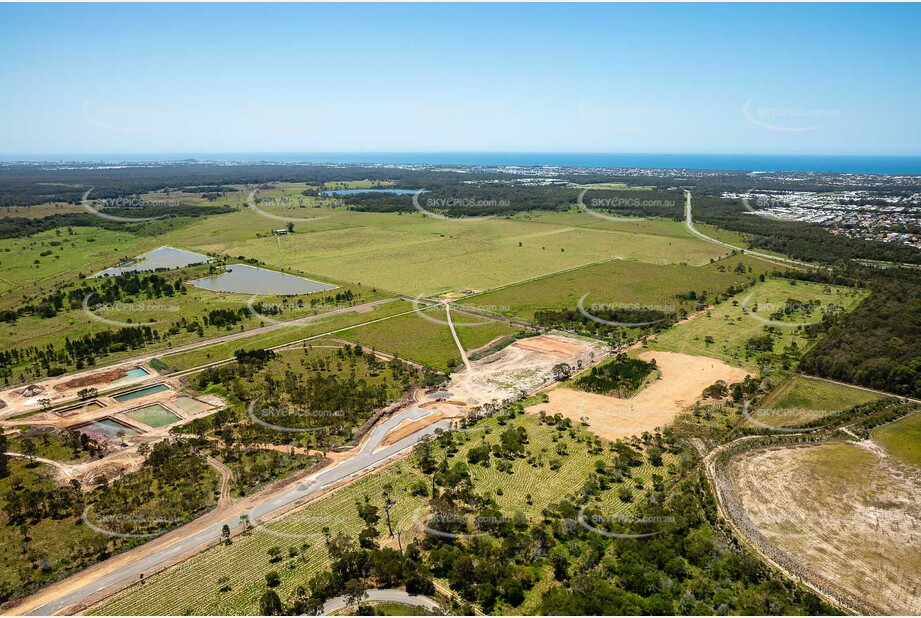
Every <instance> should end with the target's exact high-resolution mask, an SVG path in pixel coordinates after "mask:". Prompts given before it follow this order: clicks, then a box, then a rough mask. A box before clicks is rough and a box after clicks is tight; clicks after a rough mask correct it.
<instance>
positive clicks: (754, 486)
mask: <svg viewBox="0 0 921 618" xmlns="http://www.w3.org/2000/svg"><path fill="white" fill-rule="evenodd" d="M878 450H879V449H878V447H875V445H872V444H871V445H856V444H852V443H842V442H835V443H828V444H822V445H819V446H809V447H801V448H779V449H769V450H757V451H752V452H750V453H745V454H743V455H741V456H739V457H737V458H736V459H735V460H734V461H733V462H732V464H731V468H730V475H731V477H732V482H733V486H734V488H735V491H736V493H737V494H738V495H739V498H740V499H741V502H742V505H743V507H744V509H745V511H746V514H747V516H748V518H749V519H750V520H751V522H752V524H754V525H755V527H757V529H758V530H759V531H760V533H761V534H762V535H763V536H764V538H765V539H766V540H767V542H768V543H770V544H773V545H776V546H777V547H778V548H779V549H780V550H781V551H783V552H784V553H786V554H787V555H788V556H790V557H792V558H793V560H794V561H796V562H798V563H799V564H800V565H801V566H802V568H803V569H805V571H806V572H807V573H810V574H813V575H815V576H818V577H819V578H821V579H824V580H826V581H830V582H832V583H833V584H836V585H837V586H840V587H842V588H844V589H845V590H848V591H850V592H851V594H852V595H853V596H854V597H856V598H857V599H859V600H860V601H861V602H863V603H865V604H867V605H869V606H870V611H871V612H872V613H881V614H896V615H899V614H903V615H917V614H918V613H919V612H921V552H919V551H918V547H921V511H919V510H918V504H919V501H921V468H918V467H914V466H909V465H906V464H903V463H901V462H899V461H897V460H896V459H895V458H894V457H885V456H881V454H880V453H879V452H878Z"/></svg>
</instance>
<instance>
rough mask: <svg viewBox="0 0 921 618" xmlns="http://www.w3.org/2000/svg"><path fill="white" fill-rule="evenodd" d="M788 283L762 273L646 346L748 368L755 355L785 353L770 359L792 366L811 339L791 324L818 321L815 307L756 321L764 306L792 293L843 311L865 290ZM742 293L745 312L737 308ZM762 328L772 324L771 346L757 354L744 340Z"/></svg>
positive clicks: (761, 332) (764, 359)
mask: <svg viewBox="0 0 921 618" xmlns="http://www.w3.org/2000/svg"><path fill="white" fill-rule="evenodd" d="M794 283H795V285H793V284H791V281H790V280H787V279H768V280H766V281H765V282H763V283H759V284H758V285H757V286H755V287H754V288H752V289H750V290H745V291H743V292H741V293H740V294H737V295H735V296H733V297H732V298H731V299H729V300H727V301H724V302H722V303H720V304H719V305H716V306H715V307H714V308H713V309H712V310H711V311H707V312H706V313H705V314H703V315H700V316H697V317H696V318H694V319H693V320H690V321H688V322H685V323H682V324H677V325H675V326H673V327H671V328H670V329H668V330H667V331H665V332H662V333H659V334H657V335H656V338H655V339H654V340H652V341H649V349H651V350H667V351H672V352H683V353H685V354H694V355H697V356H711V357H713V358H719V359H721V360H724V361H726V362H727V363H729V364H731V365H735V366H738V367H748V368H755V367H757V364H758V361H759V360H761V361H762V362H772V363H773V361H772V358H773V359H780V357H786V358H784V359H780V360H778V361H777V363H776V364H780V365H781V368H782V369H789V368H792V365H793V363H795V359H796V358H798V356H799V355H800V354H801V353H803V352H805V351H806V350H807V349H808V348H809V347H810V345H811V344H812V342H811V341H809V340H808V339H807V338H806V337H805V335H804V333H803V331H802V329H801V328H797V327H794V326H792V324H794V323H798V322H803V323H811V322H818V321H819V320H820V319H821V313H820V311H818V310H817V311H813V312H812V315H805V314H804V313H803V312H800V311H797V312H795V313H794V314H792V315H791V316H789V317H788V318H787V319H786V320H785V321H781V322H780V323H776V322H775V323H774V324H768V323H765V322H764V321H762V320H769V319H770V317H769V316H770V315H771V311H768V310H766V309H767V308H769V307H770V308H776V307H779V306H782V305H785V304H786V303H787V301H788V299H790V298H794V299H798V300H799V301H802V302H812V301H821V303H822V304H821V307H826V306H828V305H829V304H836V305H838V306H840V307H842V308H843V309H844V310H845V311H849V310H851V309H853V308H854V307H856V306H857V304H858V303H859V302H860V301H861V300H862V299H863V298H864V297H865V296H866V292H864V291H862V290H857V289H852V288H845V287H839V286H827V285H822V284H817V283H806V282H802V281H796V282H794ZM746 299H748V308H749V309H748V312H746V311H745V310H744V309H743V305H745V301H746ZM756 309H757V310H756ZM758 318H762V319H758ZM766 328H772V329H774V330H776V333H777V334H776V335H775V337H774V341H773V347H772V349H771V350H770V351H768V352H767V353H766V354H765V353H762V354H760V355H757V354H755V353H752V352H749V351H747V350H746V342H747V341H748V340H749V339H751V338H753V337H759V336H762V335H765V332H766ZM794 345H795V347H794Z"/></svg>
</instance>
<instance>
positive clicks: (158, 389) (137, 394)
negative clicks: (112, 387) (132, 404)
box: [112, 384, 167, 403]
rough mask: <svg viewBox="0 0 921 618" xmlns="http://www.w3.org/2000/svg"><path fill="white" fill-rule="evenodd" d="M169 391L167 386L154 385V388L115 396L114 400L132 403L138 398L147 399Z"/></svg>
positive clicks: (149, 387)
mask: <svg viewBox="0 0 921 618" xmlns="http://www.w3.org/2000/svg"><path fill="white" fill-rule="evenodd" d="M166 389H167V386H166V385H165V384H154V385H153V386H148V387H146V388H141V389H138V390H136V391H129V392H127V393H122V394H121V395H115V397H113V398H112V399H114V400H115V401H118V402H120V403H121V402H124V401H131V400H132V399H137V398H138V397H146V396H147V395H153V394H154V393H162V392H163V391H165V390H166Z"/></svg>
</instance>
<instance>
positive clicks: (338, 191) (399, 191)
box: [323, 189, 425, 195]
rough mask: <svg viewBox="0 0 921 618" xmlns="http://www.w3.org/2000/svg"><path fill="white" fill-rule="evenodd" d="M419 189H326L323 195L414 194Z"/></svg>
mask: <svg viewBox="0 0 921 618" xmlns="http://www.w3.org/2000/svg"><path fill="white" fill-rule="evenodd" d="M418 192H419V189H336V190H334V191H324V192H323V195H358V194H359V193H389V194H391V195H412V194H413V193H418ZM423 193H425V191H423Z"/></svg>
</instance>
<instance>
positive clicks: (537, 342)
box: [512, 335, 585, 360]
mask: <svg viewBox="0 0 921 618" xmlns="http://www.w3.org/2000/svg"><path fill="white" fill-rule="evenodd" d="M512 345H513V346H515V347H516V348H521V349H522V350H531V351H532V352H539V353H541V354H548V355H550V356H555V357H557V358H559V359H562V360H569V359H570V358H572V357H576V356H578V355H579V354H580V353H581V352H583V351H584V347H585V346H584V345H581V344H579V343H575V342H573V341H564V340H562V339H560V338H559V337H551V336H549V335H541V336H539V337H529V338H528V339H522V340H521V341H516V342H515V343H513V344H512Z"/></svg>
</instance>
